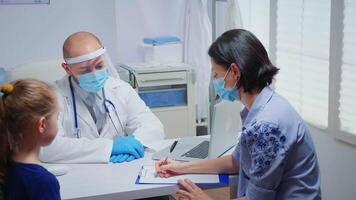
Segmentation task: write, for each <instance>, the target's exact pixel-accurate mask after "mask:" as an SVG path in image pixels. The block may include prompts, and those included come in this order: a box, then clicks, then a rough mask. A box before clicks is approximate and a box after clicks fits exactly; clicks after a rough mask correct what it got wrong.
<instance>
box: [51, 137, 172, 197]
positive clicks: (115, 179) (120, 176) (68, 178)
mask: <svg viewBox="0 0 356 200" xmlns="http://www.w3.org/2000/svg"><path fill="white" fill-rule="evenodd" d="M172 141H173V140H166V141H165V142H164V144H162V145H161V146H162V147H165V146H169V145H170V144H171V143H172ZM151 156H152V153H151V152H145V157H144V158H142V159H138V160H134V161H131V162H125V163H120V164H112V163H110V164H66V165H67V166H68V167H69V172H68V173H67V174H66V175H63V176H59V177H57V179H58V181H59V183H60V186H61V197H62V199H97V200H102V199H120V200H124V199H139V198H148V197H154V196H163V195H171V194H174V193H175V190H176V189H177V186H176V185H156V184H147V185H144V184H135V181H136V178H137V175H138V173H139V171H140V169H141V167H142V165H147V164H152V165H153V164H154V162H155V161H153V160H151Z"/></svg>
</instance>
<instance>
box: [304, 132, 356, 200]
mask: <svg viewBox="0 0 356 200" xmlns="http://www.w3.org/2000/svg"><path fill="white" fill-rule="evenodd" d="M310 130H311V132H312V136H313V140H314V144H315V147H316V151H317V155H318V160H319V165H320V171H321V189H322V191H321V192H322V197H323V199H325V200H329V199H330V200H332V199H342V200H353V199H356V146H353V145H350V144H347V143H344V142H341V141H340V140H337V139H335V138H334V137H333V136H332V135H328V134H327V133H324V132H322V131H320V130H318V129H315V128H311V129H310Z"/></svg>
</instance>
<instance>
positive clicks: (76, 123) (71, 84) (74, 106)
mask: <svg viewBox="0 0 356 200" xmlns="http://www.w3.org/2000/svg"><path fill="white" fill-rule="evenodd" d="M68 81H69V87H70V92H71V96H72V104H73V116H74V135H75V136H76V137H77V138H80V137H81V136H80V128H79V125H78V116H77V105H76V100H75V95H74V87H73V83H72V77H71V76H69V77H68ZM102 93H103V98H104V109H105V112H106V113H107V114H108V116H109V118H110V121H111V123H112V125H113V126H114V128H115V130H116V132H117V133H118V134H119V133H120V132H119V129H118V128H117V127H116V125H115V122H114V120H113V118H112V116H111V114H110V109H109V106H110V107H112V109H113V111H114V112H115V115H116V118H117V120H118V122H119V124H120V126H121V130H122V133H123V134H125V133H124V130H125V129H124V127H123V125H122V123H121V120H120V118H119V115H118V114H117V111H116V108H115V105H114V104H113V103H112V102H111V101H110V100H108V99H106V95H105V91H104V88H103V89H102ZM108 104H109V106H108Z"/></svg>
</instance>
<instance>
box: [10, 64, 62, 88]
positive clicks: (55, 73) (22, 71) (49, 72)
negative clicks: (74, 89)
mask: <svg viewBox="0 0 356 200" xmlns="http://www.w3.org/2000/svg"><path fill="white" fill-rule="evenodd" d="M62 62H63V59H62V58H51V59H45V60H36V61H31V62H27V63H21V64H18V65H16V66H15V67H14V68H12V69H10V70H9V71H8V72H7V80H8V81H13V80H16V79H20V78H34V79H39V80H42V81H46V82H48V83H51V84H53V83H54V82H55V81H56V80H58V79H61V78H62V77H63V76H64V75H65V71H64V69H63V68H62V67H61V63H62Z"/></svg>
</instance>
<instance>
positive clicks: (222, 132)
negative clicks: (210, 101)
mask: <svg viewBox="0 0 356 200" xmlns="http://www.w3.org/2000/svg"><path fill="white" fill-rule="evenodd" d="M240 110H241V104H240V103H239V102H228V101H224V100H223V101H220V102H219V103H217V104H215V105H214V107H213V113H212V125H211V131H210V139H209V138H205V137H186V138H181V139H179V141H178V143H177V145H176V147H175V148H174V150H173V151H172V153H171V154H169V149H170V146H168V147H166V148H164V149H162V150H161V151H158V152H156V153H154V154H153V155H152V159H154V160H159V159H164V158H166V156H167V155H169V158H170V159H173V160H177V161H186V162H188V161H193V160H200V159H212V158H217V157H220V156H221V155H223V154H224V153H225V152H227V151H228V150H230V149H231V148H232V147H233V146H234V145H236V144H237V141H238V136H239V133H240V131H241V122H240Z"/></svg>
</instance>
